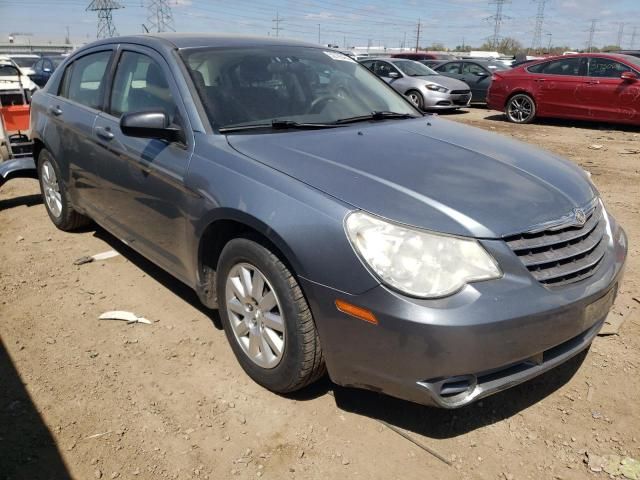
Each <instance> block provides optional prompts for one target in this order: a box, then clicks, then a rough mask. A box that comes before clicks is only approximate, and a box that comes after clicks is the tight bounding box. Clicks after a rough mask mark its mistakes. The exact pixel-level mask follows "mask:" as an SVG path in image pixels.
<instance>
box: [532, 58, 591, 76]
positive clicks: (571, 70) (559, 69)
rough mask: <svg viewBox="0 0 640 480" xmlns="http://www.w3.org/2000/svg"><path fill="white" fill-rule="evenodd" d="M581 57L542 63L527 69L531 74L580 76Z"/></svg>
mask: <svg viewBox="0 0 640 480" xmlns="http://www.w3.org/2000/svg"><path fill="white" fill-rule="evenodd" d="M581 62H582V59H581V58H580V57H572V58H563V59H560V60H553V61H552V62H547V63H540V64H538V65H532V66H531V67H529V68H527V70H528V71H529V72H531V73H545V74H547V75H572V76H579V75H580V64H581Z"/></svg>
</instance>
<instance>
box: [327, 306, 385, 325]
mask: <svg viewBox="0 0 640 480" xmlns="http://www.w3.org/2000/svg"><path fill="white" fill-rule="evenodd" d="M336 308H337V309H338V310H340V311H341V312H342V313H346V314H347V315H351V316H352V317H356V318H358V319H360V320H364V321H365V322H369V323H372V324H374V325H378V319H377V318H376V316H375V315H374V314H373V312H372V311H371V310H367V309H366V308H362V307H357V306H355V305H352V304H350V303H349V302H345V301H344V300H336Z"/></svg>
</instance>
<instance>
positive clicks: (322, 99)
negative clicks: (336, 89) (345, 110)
mask: <svg viewBox="0 0 640 480" xmlns="http://www.w3.org/2000/svg"><path fill="white" fill-rule="evenodd" d="M340 100H341V98H340V97H338V96H337V95H334V94H328V95H321V96H319V97H318V98H316V99H315V100H314V101H313V102H311V106H310V107H309V110H308V112H307V113H318V112H319V111H321V110H322V108H320V106H322V107H324V106H325V104H327V103H329V102H335V101H338V102H339V101H340Z"/></svg>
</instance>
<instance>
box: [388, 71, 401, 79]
mask: <svg viewBox="0 0 640 480" xmlns="http://www.w3.org/2000/svg"><path fill="white" fill-rule="evenodd" d="M389 78H400V74H399V73H398V72H389Z"/></svg>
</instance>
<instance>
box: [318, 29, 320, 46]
mask: <svg viewBox="0 0 640 480" xmlns="http://www.w3.org/2000/svg"><path fill="white" fill-rule="evenodd" d="M318 45H320V24H318Z"/></svg>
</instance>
